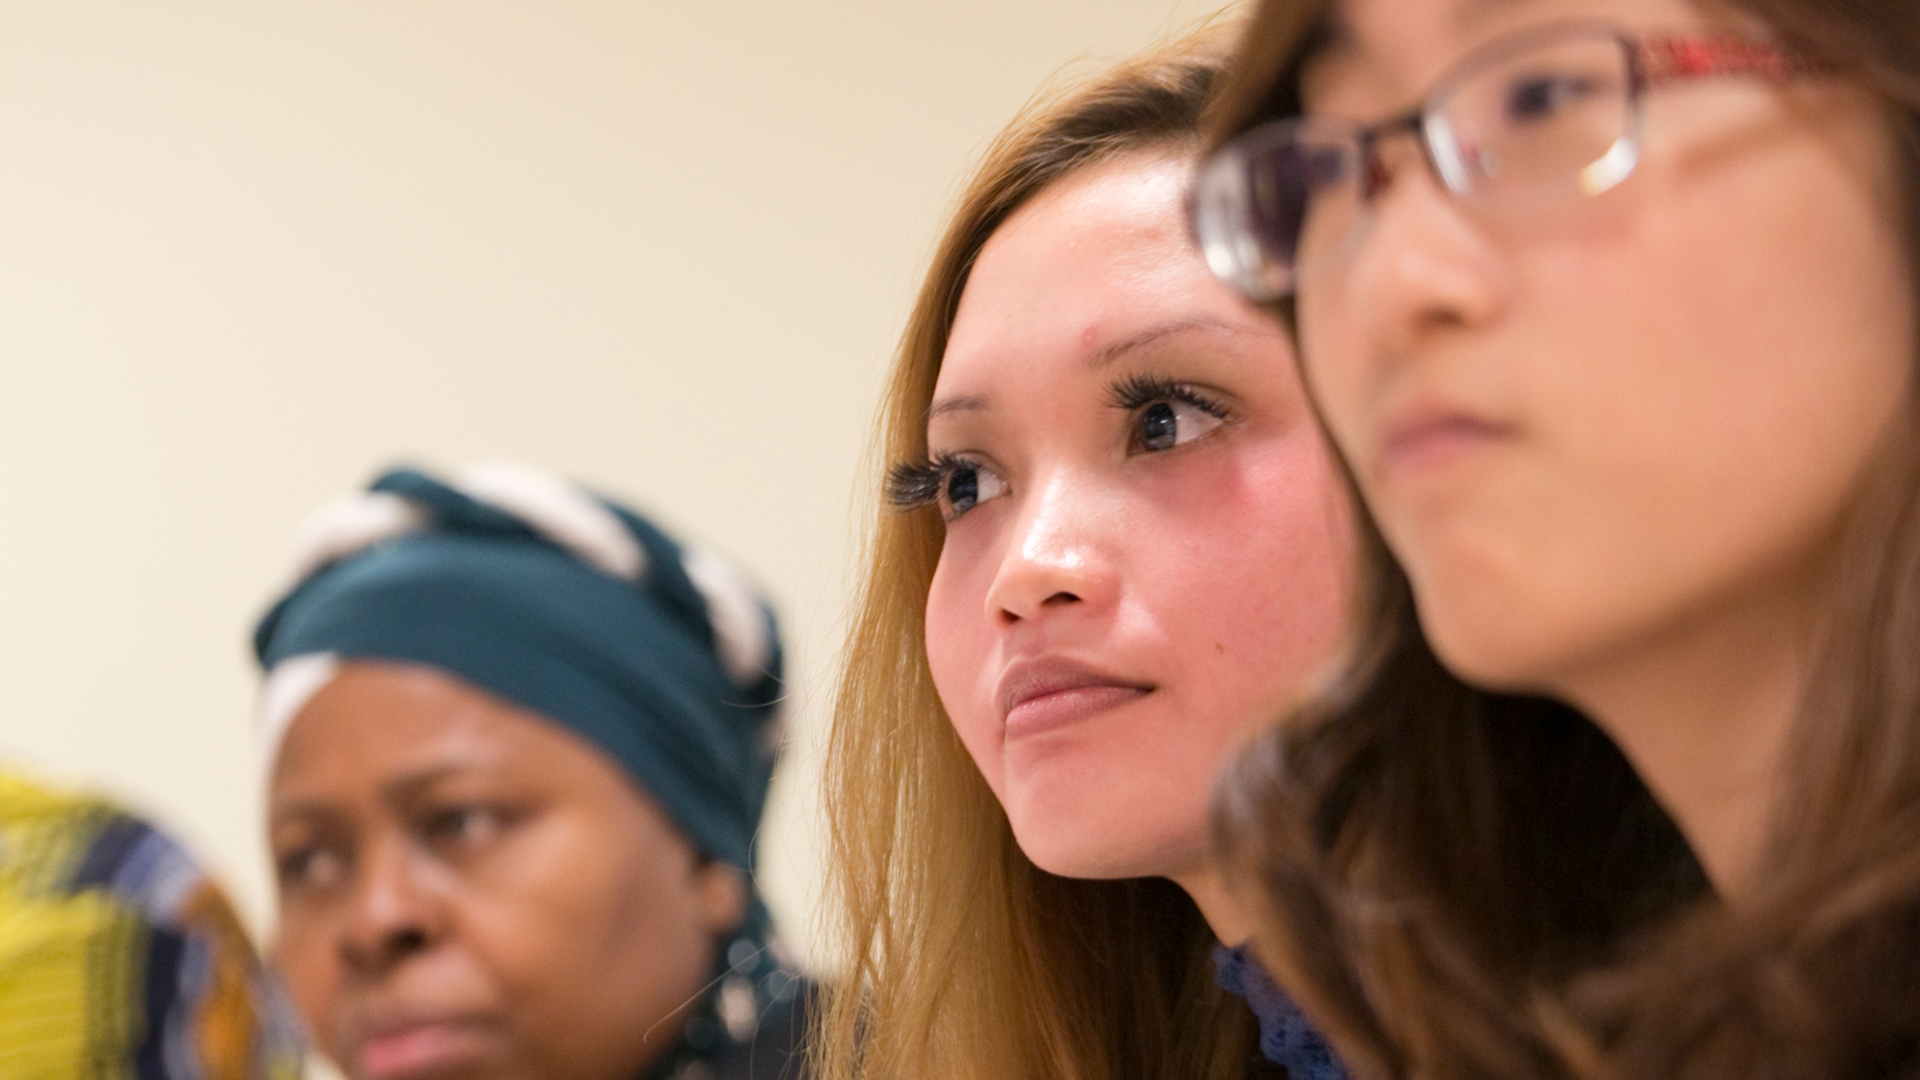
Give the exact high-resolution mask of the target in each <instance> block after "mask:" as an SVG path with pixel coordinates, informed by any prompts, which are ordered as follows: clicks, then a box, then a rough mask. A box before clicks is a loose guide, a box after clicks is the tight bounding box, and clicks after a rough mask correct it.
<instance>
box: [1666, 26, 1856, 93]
mask: <svg viewBox="0 0 1920 1080" xmlns="http://www.w3.org/2000/svg"><path fill="white" fill-rule="evenodd" d="M1632 44H1633V49H1634V61H1635V63H1636V64H1638V65H1639V68H1640V77H1641V78H1642V79H1643V80H1645V81H1646V82H1648V83H1662V82H1672V81H1678V80H1683V79H1698V78H1704V77H1706V76H1709V75H1754V76H1758V77H1760V78H1763V79H1770V80H1772V81H1775V82H1785V81H1787V80H1788V79H1790V78H1792V77H1794V76H1795V75H1799V74H1802V73H1805V72H1808V71H1812V70H1815V68H1816V67H1817V66H1818V65H1816V64H1815V63H1814V62H1813V61H1812V60H1810V59H1809V58H1807V57H1806V56H1804V55H1802V54H1800V53H1796V52H1794V51H1792V50H1791V49H1788V48H1787V47H1785V46H1783V45H1777V44H1775V43H1773V42H1769V41H1758V40H1755V39H1753V38H1746V37H1736V36H1733V35H1716V36H1712V37H1648V38H1640V39H1637V40H1635V41H1634V42H1633V43H1632Z"/></svg>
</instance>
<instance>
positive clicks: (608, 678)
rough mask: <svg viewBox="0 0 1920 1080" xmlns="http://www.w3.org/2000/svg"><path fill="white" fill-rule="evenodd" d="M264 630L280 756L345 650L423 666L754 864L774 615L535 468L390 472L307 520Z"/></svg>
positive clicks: (633, 518) (773, 664)
mask: <svg viewBox="0 0 1920 1080" xmlns="http://www.w3.org/2000/svg"><path fill="white" fill-rule="evenodd" d="M253 644H254V651H255V653H256V655H257V656H258V657H259V660H260V664H261V666H262V667H263V668H264V669H265V670H266V672H267V682H266V685H265V687H264V688H263V692H262V698H261V725H262V736H263V742H264V743H265V748H266V754H267V758H266V759H267V761H268V763H269V765H271V762H272V760H273V757H274V754H275V753H276V752H277V749H278V745H279V741H280V739H281V737H282V735H283V734H284V732H285V729H286V726H287V724H289V723H290V722H291V721H292V719H293V717H294V715H295V714H297V713H298V712H299V711H300V708H301V706H302V705H304V704H305V702H306V701H307V699H308V698H309V697H311V695H312V694H313V693H314V691H316V690H318V689H319V688H320V687H321V686H322V685H324V684H325V682H326V681H327V679H328V678H330V677H331V674H332V672H333V670H334V669H335V667H336V666H337V664H339V663H340V662H342V661H347V660H353V659H374V660H391V661H400V662H405V663H415V664H425V665H429V666H432V667H435V668H438V669H440V670H442V671H445V672H447V673H448V674H451V675H453V676H456V677H458V678H460V679H462V680H465V681H466V682H468V683H470V684H472V685H474V686H477V687H479V688H481V689H483V690H486V691H488V692H490V693H492V694H494V695H496V696H498V697H501V698H504V699H506V700H508V701H511V702H513V703H515V704H517V705H520V706H522V707H524V708H527V709H530V710H532V711H534V712H536V713H540V714H542V715H543V716H545V717H547V718H549V719H551V720H552V721H553V722H554V723H556V724H559V725H560V726H562V727H565V728H567V729H569V730H571V731H572V732H574V733H575V734H577V735H579V736H580V737H581V738H584V739H586V740H587V741H588V742H589V743H591V744H593V745H594V746H596V747H598V748H599V749H600V750H602V751H603V752H605V753H606V754H607V755H608V756H609V757H611V758H612V759H613V760H614V761H615V762H617V763H619V765H620V766H622V767H623V768H625V769H626V770H627V771H628V772H629V773H630V774H631V775H632V776H633V778H634V779H635V780H636V781H637V782H638V783H639V784H640V785H641V787H642V788H644V789H645V790H646V791H647V792H648V793H649V794H651V795H652V796H653V797H654V798H655V799H657V800H658V801H659V803H660V804H661V806H662V807H663V808H664V809H665V810H666V811H667V813H668V814H669V815H670V816H671V817H672V818H673V820H674V822H675V823H676V824H678V825H679V826H680V828H681V829H682V830H683V831H684V832H685V833H686V835H687V836H688V838H689V839H690V840H692V841H693V843H694V844H695V846H697V847H698V848H700V849H701V850H702V851H703V852H705V853H706V854H707V855H708V856H709V857H711V858H714V859H717V860H719V861H721V862H725V863H728V864H731V865H733V866H738V867H740V868H742V869H749V868H750V862H749V860H750V857H751V848H752V840H753V834H754V830H755V828H756V827H757V826H758V824H759V821H760V812H761V809H762V807H763V806H764V804H765V801H766V793H767V783H768V780H769V777H770V776H771V773H772V768H773V763H774V757H775V753H776V750H777V745H778V742H779V739H780V734H781V733H780V716H779V714H780V707H781V694H782V690H781V676H780V667H781V657H780V645H779V639H778V636H777V632H776V628H775V624H774V620H773V615H772V613H771V611H770V610H769V609H768V607H767V605H766V603H765V602H764V601H763V600H762V599H761V597H760V596H759V595H758V594H757V593H756V592H755V591H754V590H753V589H752V587H751V586H749V585H748V584H747V583H746V581H745V579H744V578H743V577H742V576H741V575H740V574H739V573H738V572H737V571H735V570H734V569H733V568H732V567H731V566H730V565H729V564H728V563H726V562H724V561H723V560H721V559H720V558H719V557H718V556H715V555H713V554H711V553H708V552H705V551H702V550H700V549H698V548H691V547H682V546H681V545H680V544H678V543H676V542H674V541H673V540H672V539H670V538H668V537H667V536H666V534H664V533H662V532H661V531H660V530H659V529H657V528H655V527H654V526H653V525H652V524H650V523H649V522H647V521H646V520H645V519H644V518H642V517H640V516H639V515H638V514H636V513H634V512H633V511H631V510H628V509H626V508H625V507H622V506H620V505H618V504H616V503H613V502H609V501H606V500H604V499H600V498H598V497H596V496H593V495H590V494H588V493H587V492H585V491H583V490H581V489H579V488H577V487H574V486H573V485H571V484H569V483H566V482H565V481H562V480H559V479H558V478H555V477H553V476H550V475H549V474H546V473H543V472H540V471H538V470H535V469H532V468H529V467H526V466H520V465H509V464H492V465H481V466H474V467H470V468H468V469H465V470H462V471H459V472H457V473H454V474H453V475H452V476H451V477H450V478H449V479H448V480H447V481H445V482H442V481H440V480H436V479H433V478H432V477H429V476H427V475H425V474H424V473H421V472H418V471H415V470H412V469H396V470H393V471H391V472H388V473H386V474H385V475H383V476H381V477H380V478H379V479H377V480H375V481H374V482H373V485H372V486H371V487H370V488H369V489H368V490H367V491H366V492H364V493H361V494H358V495H354V496H350V497H348V498H347V499H344V500H342V501H340V502H337V503H335V504H333V505H331V506H329V507H327V508H325V509H323V510H322V511H320V512H319V513H318V514H317V515H315V517H314V518H313V519H312V520H310V521H309V522H308V524H307V525H306V526H305V527H304V528H303V530H302V532H301V535H300V537H299V538H298V540H297V541H296V551H295V557H294V566H293V573H292V584H291V586H290V588H289V590H288V592H287V593H286V595H285V596H284V597H282V598H281V599H280V600H279V602H277V603H276V604H274V606H273V607H272V609H271V610H269V611H268V612H267V614H266V616H265V617H264V618H262V619H261V620H260V625H259V626H258V627H257V628H256V629H255V631H254V639H253Z"/></svg>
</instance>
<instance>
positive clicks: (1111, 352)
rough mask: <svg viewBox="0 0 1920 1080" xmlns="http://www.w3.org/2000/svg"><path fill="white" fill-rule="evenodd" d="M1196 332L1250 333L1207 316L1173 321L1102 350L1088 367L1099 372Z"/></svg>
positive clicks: (1090, 360) (1150, 328) (1090, 358)
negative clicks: (1135, 354)
mask: <svg viewBox="0 0 1920 1080" xmlns="http://www.w3.org/2000/svg"><path fill="white" fill-rule="evenodd" d="M1196 330H1205V331H1212V332H1216V333H1227V334H1233V335H1235V336H1238V335H1241V334H1246V333H1248V332H1249V331H1248V330H1247V328H1246V327H1244V326H1238V325H1236V324H1234V323H1230V322H1227V321H1226V320H1224V319H1216V318H1213V317H1211V316H1206V315H1201V316H1196V317H1193V318H1187V319H1173V320H1170V321H1168V322H1163V323H1160V324H1158V325H1155V326H1150V327H1148V328H1147V329H1145V330H1142V331H1140V332H1139V333H1137V334H1134V335H1133V336H1132V337H1128V338H1122V339H1121V340H1119V341H1116V342H1114V343H1113V344H1111V345H1109V346H1107V347H1106V348H1104V349H1101V350H1100V351H1099V352H1097V353H1094V354H1093V355H1092V356H1090V357H1088V358H1087V366H1088V367H1090V368H1092V369H1094V370H1095V371H1098V370H1099V369H1101V368H1104V367H1107V366H1109V365H1111V364H1112V363H1113V362H1114V361H1115V360H1118V359H1120V358H1121V357H1123V356H1125V355H1127V354H1128V353H1131V352H1138V351H1139V350H1141V349H1144V348H1146V347H1147V346H1149V345H1152V344H1153V343H1155V342H1157V341H1161V340H1164V339H1166V338H1170V337H1175V336H1178V335H1180V334H1189V333H1192V332H1194V331H1196Z"/></svg>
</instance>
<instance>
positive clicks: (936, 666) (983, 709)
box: [926, 558, 1000, 790]
mask: <svg viewBox="0 0 1920 1080" xmlns="http://www.w3.org/2000/svg"><path fill="white" fill-rule="evenodd" d="M978 576H979V575H977V574H974V573H971V572H969V571H967V570H964V569H956V567H955V565H954V563H953V562H952V561H950V560H948V559H946V558H943V559H942V560H941V564H940V567H939V568H938V569H937V570H935V572H934V576H933V583H932V586H931V587H930V588H929V589H928V591H927V616H926V649H927V667H928V670H929V671H930V672H931V673H932V675H933V685H934V689H935V690H937V691H938V692H939V694H940V703H941V705H942V706H944V707H945V708H946V711H947V717H948V719H949V720H951V721H952V723H953V726H954V730H955V732H956V733H957V734H959V736H960V741H961V742H962V743H964V744H966V747H967V751H968V753H969V754H971V755H972V757H973V759H974V763H975V764H976V765H977V766H978V767H979V769H980V771H981V773H982V775H984V776H985V777H986V779H987V783H988V785H989V786H992V787H994V788H995V789H996V790H998V786H999V772H1000V770H999V764H998V760H997V757H996V755H994V754H993V753H992V748H994V747H997V746H998V745H999V739H998V730H997V729H998V723H999V721H998V718H997V717H995V716H994V714H993V704H992V702H991V701H988V700H987V698H986V691H985V690H984V689H983V687H984V686H985V683H986V678H985V672H986V669H987V664H988V662H989V660H990V655H989V654H990V651H991V649H992V627H990V626H989V625H987V620H986V614H985V612H986V592H985V586H984V585H982V584H980V583H979V582H976V581H974V580H973V578H975V577H978Z"/></svg>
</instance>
